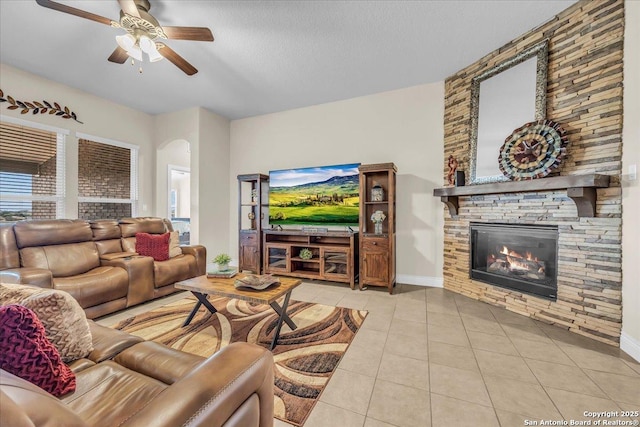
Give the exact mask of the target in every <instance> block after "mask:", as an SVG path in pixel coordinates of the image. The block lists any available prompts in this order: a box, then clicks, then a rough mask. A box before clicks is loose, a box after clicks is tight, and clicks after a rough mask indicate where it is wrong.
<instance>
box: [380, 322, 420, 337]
mask: <svg viewBox="0 0 640 427" xmlns="http://www.w3.org/2000/svg"><path fill="white" fill-rule="evenodd" d="M396 334H399V335H406V336H408V337H418V338H421V337H424V336H426V334H427V324H426V322H425V323H422V322H412V321H409V320H402V319H393V320H392V321H391V327H390V328H389V335H396Z"/></svg>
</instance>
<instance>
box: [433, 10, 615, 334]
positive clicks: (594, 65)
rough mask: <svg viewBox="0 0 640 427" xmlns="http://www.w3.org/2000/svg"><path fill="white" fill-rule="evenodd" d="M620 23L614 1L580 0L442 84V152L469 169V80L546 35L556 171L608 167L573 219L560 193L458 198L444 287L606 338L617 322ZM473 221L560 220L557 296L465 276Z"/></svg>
mask: <svg viewBox="0 0 640 427" xmlns="http://www.w3.org/2000/svg"><path fill="white" fill-rule="evenodd" d="M623 27H624V3H623V1H622V0H610V1H581V2H578V3H576V4H575V5H573V6H571V7H570V8H568V9H567V10H565V11H564V12H562V13H560V14H559V15H557V16H555V17H554V18H553V19H552V20H550V21H549V22H547V23H545V24H543V25H541V26H539V27H537V28H535V29H533V30H532V31H530V32H528V33H526V34H524V35H523V36H521V37H519V38H517V39H515V40H513V41H512V42H510V43H508V44H507V45H505V46H503V47H502V48H500V49H498V50H496V51H494V52H492V53H490V54H488V55H486V56H485V57H483V58H482V59H480V60H479V61H477V62H475V63H474V64H471V65H470V66H468V67H466V68H464V69H463V70H461V71H459V72H458V73H457V74H455V75H453V76H451V77H449V78H448V79H447V80H446V82H445V114H444V128H445V144H444V153H445V156H444V158H445V159H447V158H448V156H449V155H450V154H453V155H454V156H455V157H456V158H458V159H462V160H463V162H462V169H468V161H465V160H467V159H468V156H469V154H468V153H469V150H470V148H469V124H470V96H471V79H472V78H473V77H474V76H476V75H478V74H479V73H481V72H482V71H484V70H485V69H487V68H489V67H492V66H494V65H496V64H498V63H500V62H502V61H504V60H506V59H507V58H510V57H512V56H513V55H514V54H516V53H518V52H520V51H522V50H523V49H525V48H527V47H529V46H531V45H534V44H536V43H537V42H539V41H541V40H543V39H545V38H548V39H549V64H548V71H549V74H548V83H547V117H548V118H550V119H552V120H554V121H556V122H559V123H561V124H562V125H563V127H564V128H565V129H566V130H567V131H568V133H569V145H568V147H567V154H568V157H567V158H566V159H565V161H564V163H563V164H562V166H561V169H560V172H559V174H560V175H579V174H585V173H592V172H597V173H601V174H608V175H611V181H612V184H611V185H612V186H611V188H608V189H603V190H598V204H597V212H596V217H595V218H578V217H577V212H576V207H575V205H574V204H573V202H572V201H571V199H569V198H568V197H567V195H566V191H542V192H535V193H515V194H496V195H485V196H472V197H460V199H459V203H460V209H459V215H458V217H456V218H451V217H450V216H449V213H448V210H445V226H444V228H445V229H444V234H445V237H444V252H445V253H444V287H445V288H446V289H449V290H452V291H454V292H458V293H461V294H464V295H467V296H469V297H472V298H475V299H478V300H482V301H485V302H488V303H491V304H495V305H500V306H504V307H506V308H507V309H509V310H511V311H514V312H517V313H520V314H523V315H525V316H530V317H532V318H535V319H538V320H541V321H544V322H547V323H550V324H555V325H558V326H560V327H563V328H565V329H569V330H571V331H574V332H576V333H578V334H582V335H586V336H589V337H592V338H595V339H597V340H600V341H603V342H606V343H609V344H613V345H618V343H619V337H620V330H621V325H622V292H621V286H622V264H621V256H622V253H621V252H622V246H621V237H622V228H621V209H622V206H621V201H622V195H621V188H620V180H619V176H620V173H621V167H622V163H621V158H622V82H623V76H622V56H623ZM505 137H507V135H505ZM444 169H445V174H446V170H447V168H446V165H445V168H444ZM445 182H446V181H445ZM471 221H477V222H488V223H490V222H502V223H518V224H555V225H558V226H559V242H558V248H559V253H558V299H557V301H556V302H552V301H548V300H545V299H541V298H537V297H533V296H530V295H527V294H522V293H519V292H515V291H509V290H506V289H503V288H500V287H494V286H491V285H487V284H484V283H482V282H477V281H474V280H471V279H470V278H469V222H471Z"/></svg>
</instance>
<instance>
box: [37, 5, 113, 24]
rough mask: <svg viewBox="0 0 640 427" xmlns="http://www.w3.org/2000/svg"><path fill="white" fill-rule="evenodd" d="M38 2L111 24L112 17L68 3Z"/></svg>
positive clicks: (71, 13)
mask: <svg viewBox="0 0 640 427" xmlns="http://www.w3.org/2000/svg"><path fill="white" fill-rule="evenodd" d="M36 3H38V4H39V5H40V6H42V7H47V8H49V9H53V10H57V11H58V12H64V13H68V14H70V15H75V16H79V17H80V18H85V19H89V20H91V21H96V22H99V23H101V24H105V25H111V19H109V18H105V17H104V16H100V15H96V14H95V13H91V12H87V11H85V10H82V9H76V8H75V7H71V6H67V5H66V4H62V3H56V2H55V1H51V0H36Z"/></svg>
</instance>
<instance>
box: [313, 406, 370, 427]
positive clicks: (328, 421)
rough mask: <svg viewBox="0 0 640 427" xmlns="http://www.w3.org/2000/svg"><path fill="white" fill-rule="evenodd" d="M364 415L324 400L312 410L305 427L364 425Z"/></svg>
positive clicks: (353, 426) (354, 426)
mask: <svg viewBox="0 0 640 427" xmlns="http://www.w3.org/2000/svg"><path fill="white" fill-rule="evenodd" d="M363 424H364V415H361V414H356V413H355V412H351V411H349V410H347V409H343V408H338V407H336V406H332V405H328V404H326V403H324V402H318V404H317V405H316V406H315V407H314V408H313V411H311V415H309V418H307V421H305V423H304V426H305V427H335V426H341V427H362V426H363Z"/></svg>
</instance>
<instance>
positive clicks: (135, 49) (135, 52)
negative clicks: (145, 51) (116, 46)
mask: <svg viewBox="0 0 640 427" xmlns="http://www.w3.org/2000/svg"><path fill="white" fill-rule="evenodd" d="M127 55H129V56H130V57H132V58H133V59H136V60H138V61H140V62H142V49H140V46H138V45H133V46H131V48H129V50H127Z"/></svg>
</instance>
